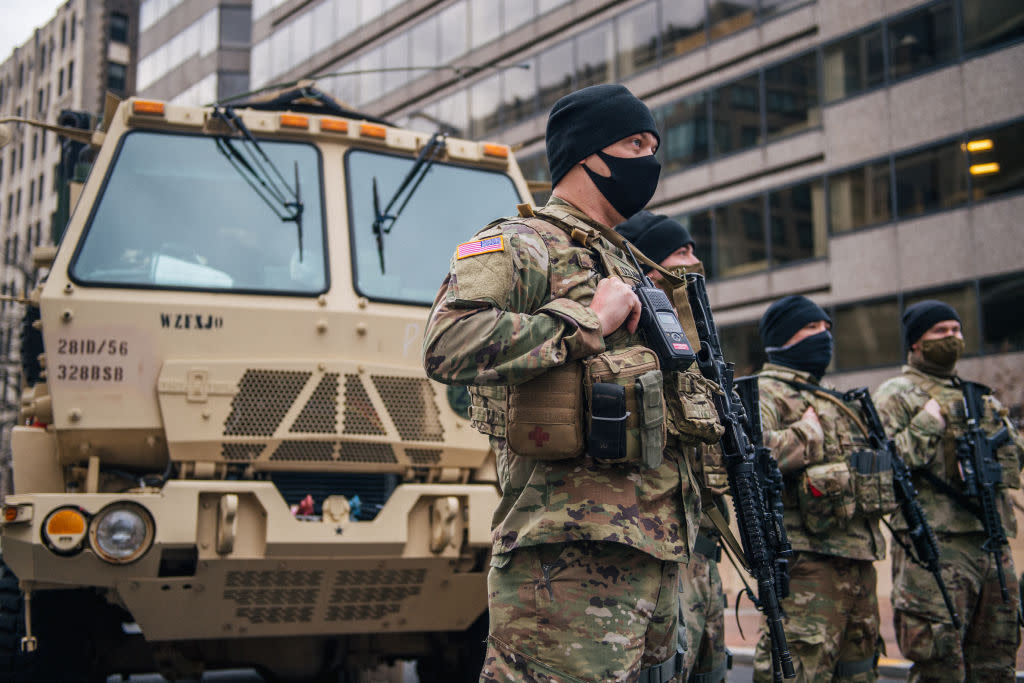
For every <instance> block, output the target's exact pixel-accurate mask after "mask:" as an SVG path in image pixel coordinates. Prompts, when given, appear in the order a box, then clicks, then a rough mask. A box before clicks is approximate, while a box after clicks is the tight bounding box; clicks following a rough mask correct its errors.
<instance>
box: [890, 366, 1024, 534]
mask: <svg viewBox="0 0 1024 683" xmlns="http://www.w3.org/2000/svg"><path fill="white" fill-rule="evenodd" d="M931 398H934V399H935V400H936V401H937V402H938V404H939V408H940V410H941V412H942V416H943V418H944V419H945V421H946V427H945V429H940V427H939V421H938V420H936V419H935V418H934V417H933V416H932V415H930V414H928V413H927V412H926V411H925V410H924V404H925V403H927V402H928V400H929V399H931ZM875 404H876V405H877V407H878V413H879V415H880V416H881V418H882V422H883V424H884V425H885V430H886V432H887V433H888V434H889V436H891V437H892V438H893V440H894V441H895V442H896V448H897V450H898V451H899V453H900V455H901V456H902V457H903V459H904V460H905V461H906V463H907V467H909V468H910V470H911V472H912V473H913V474H914V486H915V487H916V488H917V491H918V500H919V501H920V503H921V507H922V508H924V512H925V515H926V516H927V517H928V521H929V522H930V523H931V525H932V528H933V529H934V530H935V531H936V532H940V533H950V534H963V533H976V532H977V533H980V532H982V531H983V530H984V529H983V527H982V524H981V521H980V520H979V519H978V518H977V517H975V516H974V515H973V514H971V513H970V512H969V511H968V510H965V509H964V508H963V507H961V506H960V505H957V504H956V503H955V502H953V501H952V500H951V499H950V498H949V497H948V496H947V495H946V494H944V493H941V492H939V491H937V490H936V488H935V487H934V486H933V485H932V484H931V483H930V482H929V481H928V480H927V479H926V478H925V477H923V476H922V474H921V473H922V471H925V470H927V471H929V472H931V473H932V474H933V475H935V476H936V477H938V478H939V479H941V480H943V481H945V482H946V483H948V484H950V485H951V486H953V488H954V489H956V490H958V491H962V490H963V484H962V481H961V479H960V474H959V467H958V464H957V458H956V437H957V436H961V435H962V434H963V433H964V429H965V426H966V422H965V419H964V397H963V393H962V392H961V390H960V389H959V388H957V387H956V386H955V384H954V380H953V379H952V378H948V377H939V376H937V375H932V374H928V373H925V372H922V371H920V370H918V369H917V368H913V367H911V366H909V365H904V366H903V373H902V374H901V375H899V376H898V377H893V378H892V379H889V380H886V381H885V382H884V383H883V384H882V385H881V386H880V387H879V388H878V390H877V391H876V392H875ZM1005 415H1006V410H1005V409H1004V408H1003V406H1002V405H1000V403H999V401H997V400H996V399H995V398H994V397H992V396H991V395H990V396H986V397H985V416H984V419H983V420H982V422H981V428H982V430H983V431H984V432H985V433H986V434H987V435H989V436H991V435H992V434H993V433H994V432H996V431H997V430H998V429H999V428H1000V427H1001V426H1002V425H1003V424H1004V420H1003V416H1005ZM1010 435H1011V439H1010V441H1008V442H1007V443H1006V444H1005V445H1004V446H1003V447H1002V448H1000V449H999V451H998V452H997V453H996V457H997V458H998V460H999V463H1000V464H1001V465H1002V466H1003V487H1002V488H1000V489H998V499H997V505H998V507H999V513H1000V516H1001V517H1002V520H1003V526H1004V527H1005V529H1006V534H1007V536H1009V537H1011V538H1012V537H1014V536H1016V534H1017V521H1016V517H1015V515H1014V512H1013V507H1012V505H1011V504H1010V499H1009V496H1008V495H1007V493H1006V489H1007V488H1014V489H1016V488H1020V483H1019V482H1020V470H1021V466H1022V463H1024V439H1022V438H1021V435H1020V432H1018V431H1017V430H1016V429H1011V430H1010ZM892 521H893V527H894V528H896V529H900V530H905V529H906V523H905V522H904V521H903V518H902V517H901V516H900V515H893V520H892Z"/></svg>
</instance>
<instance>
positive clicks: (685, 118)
mask: <svg viewBox="0 0 1024 683" xmlns="http://www.w3.org/2000/svg"><path fill="white" fill-rule="evenodd" d="M707 101H708V100H707V93H706V92H699V93H696V94H693V95H690V96H689V97H684V98H683V99H681V100H676V101H675V102H670V103H669V104H665V105H662V106H660V107H658V108H657V109H655V110H654V117H655V119H656V120H657V121H658V129H659V130H660V131H661V146H660V147H658V158H659V159H660V160H661V163H662V171H661V172H662V173H671V172H674V171H679V170H682V169H684V168H686V167H687V166H690V165H692V164H696V163H700V162H702V161H705V160H707V158H708V153H709V149H708V147H709V143H708V107H707Z"/></svg>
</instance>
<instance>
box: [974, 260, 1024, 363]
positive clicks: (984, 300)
mask: <svg viewBox="0 0 1024 683" xmlns="http://www.w3.org/2000/svg"><path fill="white" fill-rule="evenodd" d="M979 287H980V295H981V325H982V328H983V332H984V334H985V339H984V344H985V353H1009V352H1010V351H1024V317H1022V316H1021V315H1020V302H1021V301H1022V300H1024V273H1014V274H1012V275H1001V276H999V277H992V278H987V279H984V280H982V281H981V282H980V283H979ZM1014 379H1015V380H1016V381H1018V382H1019V381H1020V380H1021V379H1022V378H1021V377H1019V376H1018V377H1016V378H1014Z"/></svg>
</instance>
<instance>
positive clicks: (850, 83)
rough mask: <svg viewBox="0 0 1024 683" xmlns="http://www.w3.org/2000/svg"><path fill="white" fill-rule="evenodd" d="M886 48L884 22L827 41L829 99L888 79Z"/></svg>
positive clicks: (827, 94) (825, 59)
mask: <svg viewBox="0 0 1024 683" xmlns="http://www.w3.org/2000/svg"><path fill="white" fill-rule="evenodd" d="M882 52H883V51H882V27H881V26H875V27H873V28H870V29H868V30H867V31H862V32H860V33H858V34H856V35H853V36H850V37H849V38H844V39H843V40H840V41H837V42H835V43H832V44H831V45H826V46H825V50H824V55H825V56H824V65H825V78H824V87H825V101H826V102H835V101H836V100H841V99H843V98H844V97H850V96H852V95H856V94H857V93H860V92H863V91H865V90H868V89H870V88H874V87H876V86H879V85H882V82H883V81H884V80H885V58H884V56H883V54H882Z"/></svg>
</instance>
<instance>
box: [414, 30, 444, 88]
mask: <svg viewBox="0 0 1024 683" xmlns="http://www.w3.org/2000/svg"><path fill="white" fill-rule="evenodd" d="M440 25H441V22H440V21H439V20H438V16H437V15H436V14H435V15H434V16H432V17H429V18H428V19H425V20H423V21H421V22H420V23H419V24H417V25H416V26H415V27H414V28H413V29H412V31H410V32H409V43H410V45H409V55H410V59H409V66H416V67H424V66H437V65H438V61H439V60H438V57H439V56H440V41H441V35H440V32H439V27H440ZM427 73H428V72H426V71H410V72H409V78H410V79H414V78H419V77H420V76H425V75H426V74H427Z"/></svg>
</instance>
